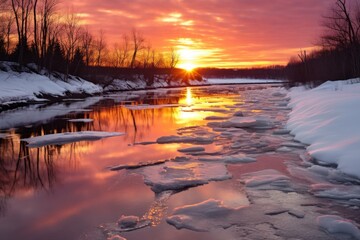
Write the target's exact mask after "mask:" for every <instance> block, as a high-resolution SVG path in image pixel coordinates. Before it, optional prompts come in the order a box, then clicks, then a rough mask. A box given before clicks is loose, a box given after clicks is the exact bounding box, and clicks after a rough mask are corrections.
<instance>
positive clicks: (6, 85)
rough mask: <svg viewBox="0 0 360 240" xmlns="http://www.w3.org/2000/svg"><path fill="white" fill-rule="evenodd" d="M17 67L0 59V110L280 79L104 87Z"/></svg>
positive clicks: (132, 82) (140, 82) (159, 81)
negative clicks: (107, 95)
mask: <svg viewBox="0 0 360 240" xmlns="http://www.w3.org/2000/svg"><path fill="white" fill-rule="evenodd" d="M19 69H20V67H19V65H18V64H16V63H12V62H0V112H1V111H5V110H9V109H14V108H17V107H21V106H26V105H29V104H33V103H41V102H57V101H60V100H63V99H67V98H85V97H88V96H94V95H100V94H103V93H105V92H113V91H129V90H146V89H157V88H172V87H184V86H189V85H190V86H205V85H215V84H242V83H244V84H245V83H273V82H282V81H280V80H259V79H204V80H202V81H197V80H190V81H189V82H188V83H185V82H181V81H177V82H175V81H174V82H170V83H168V82H166V81H165V80H164V79H162V78H159V79H157V80H156V81H155V82H154V84H152V85H151V86H148V84H147V83H146V81H145V80H144V79H143V78H142V77H138V78H134V80H122V79H115V80H113V81H112V82H111V83H107V84H106V86H105V85H104V86H101V85H99V84H94V83H92V82H90V81H87V80H85V79H82V78H80V77H76V76H71V75H70V76H68V77H65V76H64V75H63V74H60V73H56V72H52V73H50V72H48V71H46V70H42V71H38V69H37V67H36V66H35V65H31V64H30V65H28V66H27V67H22V68H21V70H19Z"/></svg>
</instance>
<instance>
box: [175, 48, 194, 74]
mask: <svg viewBox="0 0 360 240" xmlns="http://www.w3.org/2000/svg"><path fill="white" fill-rule="evenodd" d="M178 53H179V58H180V63H179V68H182V69H185V70H186V71H188V72H191V71H192V70H194V68H196V67H197V66H196V64H195V62H196V61H197V59H198V56H197V53H196V51H195V50H192V49H189V48H183V49H180V50H179V51H178Z"/></svg>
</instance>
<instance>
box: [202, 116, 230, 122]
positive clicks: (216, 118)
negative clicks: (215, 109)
mask: <svg viewBox="0 0 360 240" xmlns="http://www.w3.org/2000/svg"><path fill="white" fill-rule="evenodd" d="M226 119H229V117H221V116H208V117H206V118H205V120H208V121H217V120H226Z"/></svg>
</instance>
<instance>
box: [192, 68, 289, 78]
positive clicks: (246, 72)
mask: <svg viewBox="0 0 360 240" xmlns="http://www.w3.org/2000/svg"><path fill="white" fill-rule="evenodd" d="M197 72H198V73H199V74H200V75H202V76H204V77H206V78H254V79H282V80H283V79H286V70H285V68H284V66H269V67H261V68H242V69H221V68H199V69H197Z"/></svg>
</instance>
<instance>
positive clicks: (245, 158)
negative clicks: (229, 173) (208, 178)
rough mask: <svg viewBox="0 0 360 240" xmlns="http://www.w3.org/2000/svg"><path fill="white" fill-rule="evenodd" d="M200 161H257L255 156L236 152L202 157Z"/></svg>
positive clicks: (230, 162) (234, 162) (231, 162)
mask: <svg viewBox="0 0 360 240" xmlns="http://www.w3.org/2000/svg"><path fill="white" fill-rule="evenodd" d="M199 161H204V162H214V161H223V162H225V163H229V164H236V163H250V162H256V159H255V158H252V157H248V156H246V155H245V154H241V153H240V154H236V155H230V156H213V157H200V158H199Z"/></svg>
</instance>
